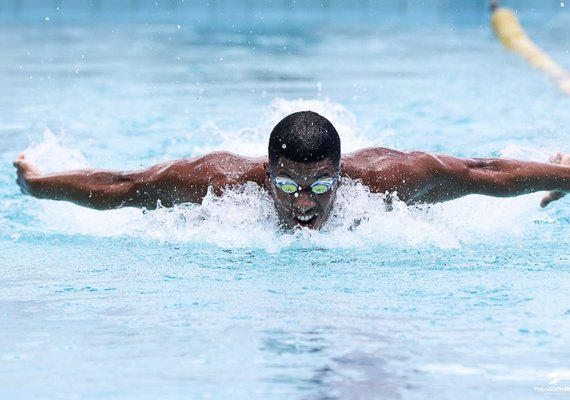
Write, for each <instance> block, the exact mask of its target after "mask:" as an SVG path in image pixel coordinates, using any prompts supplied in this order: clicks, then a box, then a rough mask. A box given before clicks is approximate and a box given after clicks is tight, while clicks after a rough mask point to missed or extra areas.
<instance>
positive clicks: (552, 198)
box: [540, 191, 566, 208]
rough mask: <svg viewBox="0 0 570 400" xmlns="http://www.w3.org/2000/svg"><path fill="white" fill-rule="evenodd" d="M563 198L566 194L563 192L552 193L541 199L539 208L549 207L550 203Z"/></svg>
mask: <svg viewBox="0 0 570 400" xmlns="http://www.w3.org/2000/svg"><path fill="white" fill-rule="evenodd" d="M564 196H566V193H564V192H559V191H552V192H550V193H548V194H547V195H546V196H544V197H543V198H542V201H541V202H540V206H541V207H542V208H544V207H546V206H547V205H549V204H550V203H552V202H553V201H556V200H559V199H561V198H563V197H564Z"/></svg>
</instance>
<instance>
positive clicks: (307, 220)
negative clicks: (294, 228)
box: [295, 214, 317, 227]
mask: <svg viewBox="0 0 570 400" xmlns="http://www.w3.org/2000/svg"><path fill="white" fill-rule="evenodd" d="M316 219H317V214H308V215H297V216H296V217H295V222H296V223H297V224H298V225H301V226H305V227H309V226H311V225H312V224H313V223H314V222H315V221H316Z"/></svg>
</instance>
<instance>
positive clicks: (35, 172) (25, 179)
mask: <svg viewBox="0 0 570 400" xmlns="http://www.w3.org/2000/svg"><path fill="white" fill-rule="evenodd" d="M13 165H14V167H16V171H17V174H18V179H16V183H17V184H18V186H20V190H21V191H22V193H24V194H29V195H31V194H32V193H31V190H30V185H29V180H30V178H35V177H39V176H41V172H40V170H39V169H38V167H36V166H35V165H34V164H32V163H31V162H30V161H28V160H26V157H25V156H24V155H23V154H20V155H19V156H18V157H17V158H16V159H15V160H14V163H13Z"/></svg>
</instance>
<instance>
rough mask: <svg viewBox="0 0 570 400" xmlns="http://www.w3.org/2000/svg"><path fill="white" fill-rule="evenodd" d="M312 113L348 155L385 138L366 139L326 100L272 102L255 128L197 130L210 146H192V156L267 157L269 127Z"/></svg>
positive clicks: (209, 126)
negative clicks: (322, 120) (227, 153)
mask: <svg viewBox="0 0 570 400" xmlns="http://www.w3.org/2000/svg"><path fill="white" fill-rule="evenodd" d="M307 110H310V111H314V112H316V113H318V114H320V115H322V116H324V117H326V118H327V119H328V120H329V121H331V123H332V124H333V125H334V126H335V128H336V129H337V131H338V134H339V136H340V138H341V143H342V151H343V153H348V152H351V151H354V150H357V149H361V148H363V147H370V146H380V145H381V144H382V142H383V140H384V138H385V136H386V135H391V134H392V132H383V133H382V134H381V135H377V136H376V138H375V139H369V138H367V137H366V136H365V135H364V134H363V132H362V131H361V130H360V129H359V128H358V125H357V123H356V117H355V116H354V114H352V113H351V112H350V111H348V110H347V109H346V108H345V107H344V106H342V105H340V104H336V103H332V102H330V101H329V100H326V99H325V100H305V99H297V100H285V99H280V98H278V99H274V100H273V101H272V102H271V104H270V105H269V107H268V108H267V109H266V110H265V112H263V113H262V116H261V119H260V122H259V123H258V124H257V126H255V127H253V128H250V127H246V128H241V129H237V130H223V129H222V128H220V127H219V126H218V125H217V124H216V123H214V122H212V121H208V122H207V123H205V124H204V125H202V126H201V128H200V132H198V134H199V136H205V135H206V134H207V135H208V136H209V137H211V139H212V143H209V144H206V145H200V146H194V148H193V152H194V153H195V154H205V153H208V152H210V151H215V150H227V151H231V152H234V153H238V154H241V155H244V156H260V155H265V154H267V142H268V140H269V134H270V133H271V131H272V129H273V127H274V126H275V125H276V124H277V123H278V122H279V121H280V120H281V119H283V118H284V117H286V116H287V115H289V114H291V113H294V112H297V111H307Z"/></svg>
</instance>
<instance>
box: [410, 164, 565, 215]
mask: <svg viewBox="0 0 570 400" xmlns="http://www.w3.org/2000/svg"><path fill="white" fill-rule="evenodd" d="M410 156H411V157H413V158H415V160H414V162H407V163H404V164H402V165H401V167H402V168H403V172H405V173H406V172H407V174H408V175H411V177H410V186H409V187H408V189H407V190H406V189H404V191H403V192H404V193H405V194H406V195H407V196H406V197H407V201H408V202H410V203H415V202H428V203H433V202H440V201H446V200H451V199H455V198H458V197H462V196H465V195H468V194H483V195H488V196H495V197H512V196H518V195H522V194H527V193H532V192H539V191H549V193H548V194H547V195H546V196H545V197H544V198H543V200H542V202H541V206H542V207H546V206H547V205H548V204H549V203H550V202H552V201H554V200H558V199H560V198H562V197H564V196H565V195H566V194H567V193H568V192H569V191H570V156H569V155H565V154H561V153H559V154H557V155H556V156H555V157H554V158H552V159H551V162H552V164H547V163H539V162H531V161H518V160H509V159H499V158H468V159H466V158H456V157H451V156H445V155H435V154H427V153H410Z"/></svg>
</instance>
